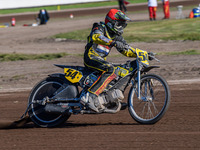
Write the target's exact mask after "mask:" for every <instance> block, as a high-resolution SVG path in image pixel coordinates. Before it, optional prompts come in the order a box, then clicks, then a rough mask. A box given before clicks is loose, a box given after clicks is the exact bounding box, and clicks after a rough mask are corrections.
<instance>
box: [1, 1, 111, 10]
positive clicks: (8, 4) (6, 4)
mask: <svg viewBox="0 0 200 150" xmlns="http://www.w3.org/2000/svg"><path fill="white" fill-rule="evenodd" d="M99 1H109V0H0V9H12V8H25V7H38V6H50V5H63V4H75V3H87V2H99Z"/></svg>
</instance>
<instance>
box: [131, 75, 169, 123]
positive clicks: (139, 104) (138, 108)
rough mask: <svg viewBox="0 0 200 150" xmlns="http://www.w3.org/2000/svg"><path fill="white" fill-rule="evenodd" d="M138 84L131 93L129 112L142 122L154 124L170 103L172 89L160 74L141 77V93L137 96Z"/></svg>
mask: <svg viewBox="0 0 200 150" xmlns="http://www.w3.org/2000/svg"><path fill="white" fill-rule="evenodd" d="M137 95H138V94H137V84H135V85H134V87H132V89H131V90H130V93H129V101H128V107H129V113H130V115H131V116H132V118H133V119H134V120H135V121H137V122H139V123H141V124H154V123H156V122H157V121H159V120H160V119H161V118H162V117H163V115H164V114H165V112H166V111H167V108H168V106H169V103H170V90H169V87H168V84H167V82H166V81H165V80H164V79H163V78H162V77H161V76H158V75H155V74H147V75H143V76H142V77H141V87H140V95H141V99H138V97H137Z"/></svg>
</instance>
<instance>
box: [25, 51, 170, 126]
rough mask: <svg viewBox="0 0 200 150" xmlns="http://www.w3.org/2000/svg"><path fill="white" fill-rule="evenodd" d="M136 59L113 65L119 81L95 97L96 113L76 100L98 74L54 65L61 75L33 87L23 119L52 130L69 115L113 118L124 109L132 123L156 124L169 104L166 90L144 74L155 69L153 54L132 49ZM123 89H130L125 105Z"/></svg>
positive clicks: (152, 76) (156, 77) (158, 79)
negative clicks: (102, 115)
mask: <svg viewBox="0 0 200 150" xmlns="http://www.w3.org/2000/svg"><path fill="white" fill-rule="evenodd" d="M136 55H137V58H136V59H135V60H132V61H127V62H126V63H124V64H113V65H114V66H115V67H116V69H117V71H118V76H119V77H118V78H117V79H115V80H113V81H112V82H111V83H109V84H108V86H107V87H106V88H105V90H104V91H103V92H102V93H101V94H100V95H99V96H98V101H99V103H98V106H97V108H98V109H99V112H94V111H92V110H90V109H89V108H88V107H87V105H86V106H83V105H82V104H81V103H80V100H81V97H82V96H83V95H84V94H86V93H87V89H88V88H89V87H90V86H91V85H92V84H93V83H94V82H95V81H96V80H97V79H98V77H99V76H100V75H101V73H100V72H96V71H92V70H89V69H87V68H86V67H82V66H66V65H58V64H55V66H57V67H60V68H62V69H64V73H55V74H50V75H48V77H47V78H45V79H43V80H42V81H40V82H39V83H38V84H36V86H35V87H34V88H33V89H32V91H31V93H30V96H29V98H28V106H27V110H26V112H25V114H24V115H26V114H27V113H28V115H29V117H30V118H31V120H32V121H33V122H34V123H35V124H36V125H37V126H40V127H55V126H58V125H60V124H62V123H64V122H65V121H67V120H68V119H69V117H70V116H71V115H72V114H102V113H113V114H114V113H117V112H119V111H120V110H123V109H126V108H127V107H128V110H129V113H130V115H131V117H132V118H133V119H134V120H135V121H136V122H138V123H140V124H154V123H156V122H158V121H159V120H160V119H161V118H162V117H163V115H164V114H165V112H166V111H167V108H168V106H169V104H170V90H169V87H168V84H167V82H166V81H165V79H164V78H163V77H161V76H159V75H156V74H150V73H148V72H149V71H150V70H151V69H154V68H159V66H150V65H149V60H157V61H159V60H158V59H157V58H156V57H155V54H154V53H147V52H145V51H142V50H140V49H136ZM127 87H130V88H128V89H129V95H128V98H127V102H123V100H124V93H125V90H126V89H127Z"/></svg>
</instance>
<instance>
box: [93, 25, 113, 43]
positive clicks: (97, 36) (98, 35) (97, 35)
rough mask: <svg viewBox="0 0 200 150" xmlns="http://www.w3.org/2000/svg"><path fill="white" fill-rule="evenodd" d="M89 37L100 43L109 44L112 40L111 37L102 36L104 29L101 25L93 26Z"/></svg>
mask: <svg viewBox="0 0 200 150" xmlns="http://www.w3.org/2000/svg"><path fill="white" fill-rule="evenodd" d="M91 38H92V41H93V42H94V43H96V44H101V45H110V44H111V43H112V41H113V40H112V39H109V38H107V37H105V36H104V29H103V27H102V26H101V25H96V26H94V27H93V29H92V34H91Z"/></svg>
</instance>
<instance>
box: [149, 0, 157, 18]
mask: <svg viewBox="0 0 200 150" xmlns="http://www.w3.org/2000/svg"><path fill="white" fill-rule="evenodd" d="M157 6H158V3H157V0H148V9H149V19H150V20H151V21H152V20H156V11H157Z"/></svg>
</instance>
